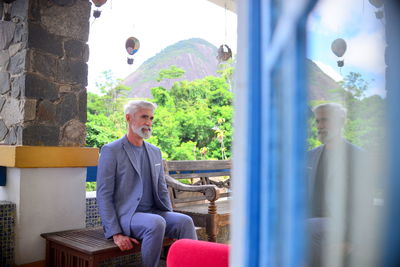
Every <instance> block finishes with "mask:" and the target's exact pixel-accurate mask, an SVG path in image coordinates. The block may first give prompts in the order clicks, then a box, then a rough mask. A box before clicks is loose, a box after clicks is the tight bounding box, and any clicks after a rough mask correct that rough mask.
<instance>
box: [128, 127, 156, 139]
mask: <svg viewBox="0 0 400 267" xmlns="http://www.w3.org/2000/svg"><path fill="white" fill-rule="evenodd" d="M131 129H132V131H133V132H134V133H135V134H137V135H139V136H140V137H142V138H143V139H148V138H150V137H151V131H152V129H151V127H147V126H141V127H138V128H135V127H134V126H132V128H131ZM143 129H147V130H148V131H147V132H143V131H142V130H143Z"/></svg>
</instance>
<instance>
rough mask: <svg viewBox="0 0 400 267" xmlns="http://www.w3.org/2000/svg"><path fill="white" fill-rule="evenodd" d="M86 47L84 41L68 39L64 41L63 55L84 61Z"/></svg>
mask: <svg viewBox="0 0 400 267" xmlns="http://www.w3.org/2000/svg"><path fill="white" fill-rule="evenodd" d="M86 47H87V44H85V43H84V42H81V41H77V40H72V39H70V40H68V41H66V42H65V43H64V50H65V55H66V56H67V58H75V59H79V60H82V61H84V62H86V61H87V59H86V60H85V54H86V50H87V48H86Z"/></svg>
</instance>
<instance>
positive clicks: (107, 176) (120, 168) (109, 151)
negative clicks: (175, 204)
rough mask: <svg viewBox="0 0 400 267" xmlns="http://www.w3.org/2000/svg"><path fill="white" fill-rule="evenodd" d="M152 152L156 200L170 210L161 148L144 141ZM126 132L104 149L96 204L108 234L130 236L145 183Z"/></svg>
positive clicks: (157, 203)
mask: <svg viewBox="0 0 400 267" xmlns="http://www.w3.org/2000/svg"><path fill="white" fill-rule="evenodd" d="M144 146H145V149H146V152H147V154H148V156H149V161H150V171H151V179H152V181H153V190H155V192H153V193H154V194H153V196H154V204H155V205H156V207H157V208H158V209H159V210H165V211H171V210H172V206H171V201H170V198H169V194H168V189H167V185H166V182H165V177H164V169H163V162H162V157H161V152H160V149H159V148H157V147H156V146H153V145H151V144H150V143H147V142H144ZM133 157H134V154H133V151H132V145H131V144H130V143H129V141H128V139H127V137H126V136H124V137H122V138H121V139H118V140H116V141H114V142H112V143H109V144H107V145H105V146H103V148H102V149H101V154H100V159H99V164H98V169H97V204H98V206H99V212H100V217H101V220H102V224H103V228H104V235H105V237H106V238H110V237H112V236H113V235H114V234H118V233H122V234H124V235H127V236H130V232H131V231H130V223H131V219H132V216H133V214H134V213H135V211H136V208H137V206H138V204H139V202H140V199H141V197H142V194H143V183H142V180H141V178H140V175H139V174H138V171H137V170H138V168H137V166H136V163H135V160H134V159H133Z"/></svg>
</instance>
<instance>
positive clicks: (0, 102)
mask: <svg viewBox="0 0 400 267" xmlns="http://www.w3.org/2000/svg"><path fill="white" fill-rule="evenodd" d="M4 103H6V98H5V97H4V96H0V112H1V110H2V109H3V106H4Z"/></svg>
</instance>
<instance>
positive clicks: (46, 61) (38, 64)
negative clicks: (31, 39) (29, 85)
mask: <svg viewBox="0 0 400 267" xmlns="http://www.w3.org/2000/svg"><path fill="white" fill-rule="evenodd" d="M30 67H31V69H30V70H31V71H33V72H39V73H40V74H42V75H43V76H45V77H46V78H48V79H51V80H54V78H55V73H56V58H55V57H54V56H49V55H45V54H42V53H40V52H33V53H32V57H31V60H30Z"/></svg>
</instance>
